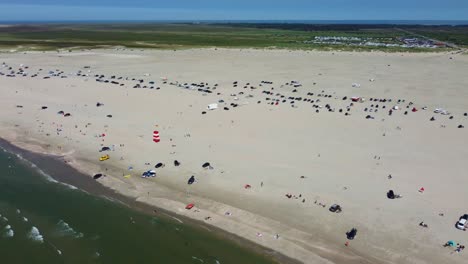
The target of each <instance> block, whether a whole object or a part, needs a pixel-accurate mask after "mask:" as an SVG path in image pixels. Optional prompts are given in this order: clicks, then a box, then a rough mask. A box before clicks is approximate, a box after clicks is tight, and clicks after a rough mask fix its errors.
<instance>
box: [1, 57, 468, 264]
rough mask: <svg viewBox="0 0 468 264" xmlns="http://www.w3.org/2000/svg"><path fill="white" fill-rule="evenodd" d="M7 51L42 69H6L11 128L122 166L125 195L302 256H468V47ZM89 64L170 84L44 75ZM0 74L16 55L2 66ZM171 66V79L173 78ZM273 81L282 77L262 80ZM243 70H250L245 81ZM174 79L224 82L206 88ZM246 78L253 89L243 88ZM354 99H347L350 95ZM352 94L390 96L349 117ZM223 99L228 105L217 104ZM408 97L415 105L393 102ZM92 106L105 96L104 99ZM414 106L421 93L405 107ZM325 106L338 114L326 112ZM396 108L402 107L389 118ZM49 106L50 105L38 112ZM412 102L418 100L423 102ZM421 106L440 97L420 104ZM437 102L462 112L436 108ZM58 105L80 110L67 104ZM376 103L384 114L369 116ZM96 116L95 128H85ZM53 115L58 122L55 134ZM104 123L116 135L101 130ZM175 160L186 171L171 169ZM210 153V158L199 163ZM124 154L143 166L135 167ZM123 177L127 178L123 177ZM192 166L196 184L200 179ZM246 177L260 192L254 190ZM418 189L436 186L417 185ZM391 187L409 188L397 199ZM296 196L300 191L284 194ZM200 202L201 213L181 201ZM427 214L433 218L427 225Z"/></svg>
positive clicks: (4, 124) (32, 143) (37, 142)
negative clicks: (105, 149)
mask: <svg viewBox="0 0 468 264" xmlns="http://www.w3.org/2000/svg"><path fill="white" fill-rule="evenodd" d="M449 57H453V59H449ZM2 61H5V62H6V64H8V65H9V66H12V67H13V68H14V69H18V67H19V65H20V64H21V63H22V64H25V65H28V66H29V67H30V68H29V69H28V70H27V71H28V72H29V75H31V74H33V73H35V72H37V70H38V69H39V68H42V69H44V70H43V71H42V73H40V74H39V76H38V77H36V78H31V77H29V76H28V77H20V76H16V77H14V78H10V77H5V76H0V93H1V97H0V103H1V111H0V123H1V128H0V136H1V137H3V138H6V139H8V140H10V141H12V142H13V143H15V144H17V145H19V146H22V147H25V148H28V149H32V150H35V151H42V152H47V153H56V154H66V160H68V161H71V164H72V165H74V166H75V167H77V168H79V169H81V170H83V171H84V172H87V173H88V174H90V175H93V174H94V173H97V172H102V173H105V174H110V175H111V176H112V177H105V178H102V179H100V180H99V181H100V182H102V183H103V184H105V185H107V186H109V187H111V188H114V189H116V190H117V191H119V192H121V193H123V194H126V195H129V196H133V197H136V198H137V199H138V200H141V201H144V202H148V203H150V204H154V205H156V206H159V207H162V208H165V209H168V210H171V211H174V212H176V213H178V214H182V215H186V216H188V217H192V218H195V219H199V220H202V221H205V220H204V219H205V217H207V216H211V219H210V220H206V221H207V222H208V223H210V224H213V225H215V226H218V227H220V228H222V229H225V230H227V231H229V232H232V233H235V234H237V235H239V236H242V237H245V238H247V239H249V240H252V241H254V242H257V243H259V244H262V245H264V246H267V247H269V248H272V249H274V250H277V251H279V252H281V253H284V254H285V255H287V256H290V257H293V258H296V259H298V260H300V261H302V262H304V263H466V261H467V259H468V257H467V255H466V254H468V252H463V251H462V252H461V253H458V254H456V253H455V254H451V253H452V252H453V249H449V248H444V247H442V245H443V244H444V243H445V242H446V241H448V240H455V241H457V242H459V243H460V244H465V245H466V244H468V234H467V233H466V232H463V231H460V230H457V229H456V228H455V227H454V225H455V223H456V221H457V220H458V218H459V217H460V215H462V214H464V213H468V208H467V206H466V202H465V200H466V199H465V194H466V186H468V177H466V171H467V170H468V164H467V162H466V159H467V157H468V148H467V144H466V142H467V137H468V133H467V131H468V130H467V129H468V127H467V128H462V129H461V128H457V126H458V125H460V124H462V125H464V126H468V117H465V116H463V113H464V112H468V100H467V99H468V89H467V88H468V87H467V85H468V74H467V72H468V56H464V55H451V54H447V53H443V54H442V53H438V54H384V53H327V52H304V51H293V52H290V51H259V50H242V51H239V50H222V49H218V50H212V49H205V50H185V51H177V52H173V51H130V50H119V51H116V50H100V51H86V52H73V53H54V52H50V53H28V54H1V59H0V63H1V62H2ZM85 65H89V66H91V73H89V74H91V75H94V74H105V75H106V77H110V76H111V75H116V76H117V77H119V76H123V77H124V78H125V77H130V79H131V78H137V79H144V80H145V83H144V84H142V85H148V86H150V85H149V84H148V81H151V80H152V81H156V84H155V85H154V86H155V87H161V89H160V90H156V89H132V87H133V86H134V85H135V84H136V82H135V81H131V80H128V81H122V82H123V83H125V86H118V85H112V84H110V83H98V82H96V81H95V79H96V78H95V77H92V76H91V77H88V78H86V77H78V76H69V77H68V78H66V79H60V78H59V77H52V78H51V79H47V80H45V79H42V78H43V76H45V75H46V74H47V72H48V71H49V70H55V69H60V70H63V71H65V73H67V74H68V73H76V72H77V70H79V69H81V70H83V73H87V69H83V66H85ZM389 65H390V66H389ZM0 72H4V73H5V72H6V67H3V68H2V67H1V65H0ZM146 73H148V74H150V76H144V74H146ZM160 77H167V78H168V84H162V83H161V82H162V81H161V79H160ZM369 79H375V81H373V82H370V81H369ZM262 80H265V81H273V82H274V83H273V84H272V85H269V84H268V85H267V84H264V85H263V86H262V87H260V86H259V84H260V81H262ZM292 80H296V81H299V82H300V83H301V84H302V85H303V86H302V87H299V88H296V89H297V90H298V92H294V93H293V92H292V91H293V89H294V88H292V87H291V86H284V87H282V88H280V86H281V85H282V84H285V83H287V82H290V81H292ZM118 81H119V80H118ZM234 81H239V86H238V87H236V88H234V87H233V84H232V83H233V82H234ZM119 82H120V81H119ZM170 82H178V83H180V84H183V83H185V82H187V83H192V82H208V83H209V86H210V87H213V85H214V84H215V83H218V84H219V86H218V88H217V89H216V90H214V91H213V93H212V94H204V93H202V92H198V91H196V90H187V89H183V88H180V87H176V86H174V85H169V83H170ZM245 83H250V85H249V87H250V86H254V87H256V88H257V89H255V90H251V89H249V88H247V89H244V88H243V87H244V85H245ZM314 83H315V84H314ZM352 83H359V84H360V85H361V86H360V87H359V88H356V87H352V85H351V84H352ZM271 87H274V88H275V89H274V90H272V92H273V94H276V93H281V94H283V95H285V96H286V98H285V99H287V97H288V96H294V97H302V98H309V99H312V100H317V99H320V100H321V102H319V103H316V104H318V105H321V106H322V107H323V108H321V109H320V113H316V112H315V111H316V108H313V107H312V105H313V104H312V103H310V102H299V101H297V100H296V103H294V105H296V106H297V107H296V108H293V107H291V103H290V101H291V100H287V102H286V103H280V104H279V105H277V106H275V105H267V103H269V102H271V101H266V99H265V98H267V97H269V98H279V97H275V96H269V95H266V94H264V93H262V91H263V90H270V88H271ZM322 90H323V91H324V92H323V93H322ZM218 92H219V93H221V95H217V93H218ZM239 92H244V94H239ZM307 93H314V95H313V96H307ZM230 94H236V96H230ZM318 94H326V95H332V97H331V98H325V97H324V96H320V97H319V96H318ZM247 95H252V96H253V97H247ZM344 96H347V97H348V99H347V100H342V98H343V97H344ZM350 96H361V97H365V98H366V99H369V98H382V99H383V98H385V99H392V102H391V103H389V102H387V103H381V102H378V103H376V102H369V101H368V100H367V101H366V102H364V103H354V104H355V105H354V106H353V107H352V108H351V110H350V112H349V113H350V114H351V115H349V116H345V115H344V113H345V112H346V106H348V105H349V104H350V103H351V101H350V99H349V98H350ZM235 97H236V98H238V100H235V99H234V98H235ZM220 99H223V100H224V101H225V102H226V105H224V104H219V106H220V108H219V109H217V110H213V111H208V110H206V107H207V105H208V104H210V103H216V102H217V101H218V100H220ZM398 99H405V100H406V101H405V102H404V103H400V104H397V100H398ZM259 100H260V101H261V103H260V104H257V101H259ZM96 102H102V103H104V104H105V105H104V106H102V107H99V108H97V107H96ZM409 102H413V103H414V105H412V106H410V108H409V109H406V106H407V105H408V103H409ZM231 103H237V104H239V107H237V108H233V107H231V106H230V105H229V104H231ZM326 104H330V105H331V108H334V109H335V112H327V111H326V109H325V107H324V106H325V105H326ZM372 104H373V105H375V104H378V105H379V108H378V112H377V113H375V112H371V113H369V112H364V108H366V107H367V108H370V105H372ZM16 105H23V108H17V107H16ZM382 105H385V106H386V109H382ZM395 105H398V106H399V107H400V108H401V110H398V111H394V112H393V114H392V116H389V115H388V110H389V108H391V107H393V106H395ZM41 106H48V109H47V110H40V108H41ZM224 106H227V107H229V109H230V110H229V111H225V110H223V107H224ZM413 106H414V107H416V108H417V109H418V110H419V111H418V112H416V113H412V112H411V111H410V110H411V108H412V107H413ZM423 106H427V107H428V109H427V110H426V111H424V110H421V108H422V107H423ZM439 107H440V108H443V109H445V110H447V111H449V112H450V113H451V115H453V116H454V117H453V119H449V116H450V115H441V114H435V113H433V110H434V109H435V108H439ZM340 108H342V109H344V111H343V113H340V112H339V111H338V109H340ZM373 109H375V108H373ZM60 110H63V111H65V112H70V113H71V114H72V116H71V117H67V118H65V117H63V116H62V115H58V114H57V112H58V111H60ZM202 111H208V113H207V114H206V115H202V114H201V112H202ZM404 111H409V113H408V115H404V114H403V112H404ZM108 114H111V115H113V117H112V118H107V117H106V115H108ZM368 114H369V115H372V116H373V117H375V119H372V120H371V119H366V118H365V116H366V115H368ZM432 116H434V117H435V118H436V120H435V121H433V122H431V121H429V119H430V118H431V117H432ZM87 123H91V125H88V126H87V127H85V126H86V124H87ZM75 125H76V126H77V127H76V128H75ZM57 126H59V128H60V129H61V130H62V131H60V133H58V134H57ZM442 126H445V127H442ZM80 130H81V132H80ZM153 130H158V131H159V132H160V135H161V142H160V143H158V144H155V143H153V142H152V132H153ZM101 133H105V134H106V136H105V137H103V138H102V137H96V135H97V134H101ZM47 134H49V136H47ZM187 134H190V137H188V136H187ZM383 135H385V136H383ZM170 139H172V141H170ZM46 144H49V146H48V147H47V145H46ZM101 144H103V146H111V145H115V151H111V152H110V153H109V154H110V156H111V159H110V160H108V161H104V162H99V161H98V159H99V157H100V155H102V153H99V152H98V150H99V149H100V148H101V146H102V145H101ZM120 144H124V147H120ZM58 146H60V147H61V148H60V149H59V148H58ZM171 153H172V154H171ZM121 157H122V158H123V160H120V158H121ZM175 159H177V160H178V161H180V162H181V163H182V165H181V166H180V167H174V166H173V161H174V160H175ZM205 161H209V162H210V163H211V164H212V166H213V167H214V169H213V170H204V169H202V168H201V165H202V164H203V163H204V162H205ZM146 162H149V163H150V164H151V166H147V165H145V163H146ZM158 162H164V163H165V164H166V166H165V167H164V168H162V169H157V172H158V176H157V177H156V178H151V179H142V178H140V175H141V173H142V172H143V171H144V170H149V169H152V168H153V167H154V165H155V164H156V163H158ZM128 166H133V168H134V170H133V171H128V170H127V167H128ZM106 168H107V169H108V171H106V170H105V169H106ZM126 174H131V175H132V176H131V178H130V179H126V178H124V177H122V176H123V175H126ZM389 174H391V175H392V176H393V178H392V179H388V178H387V176H388V175H389ZM191 175H195V177H196V179H197V183H195V184H193V185H192V186H189V185H187V180H188V178H189V177H190V176H191ZM300 176H305V178H304V179H301V178H300ZM261 182H263V187H261ZM246 184H249V185H251V186H252V188H250V189H245V188H244V185H246ZM421 187H424V188H425V191H424V193H420V192H418V189H419V188H421ZM390 189H393V190H394V191H395V192H396V193H398V194H401V195H403V198H402V199H395V200H390V199H387V197H386V192H387V191H388V190H390ZM287 193H290V194H292V195H297V196H299V194H300V195H301V198H298V199H294V198H291V199H288V198H286V197H285V194H287ZM302 199H305V202H304V203H303V202H302ZM315 201H317V203H323V204H326V207H325V208H323V207H321V206H319V205H317V204H315V203H314V202H315ZM190 202H193V203H195V205H196V209H198V210H194V209H192V210H190V211H189V210H185V209H184V207H185V204H187V203H190ZM333 203H339V204H340V205H341V206H342V207H343V212H342V213H340V214H335V213H331V212H329V211H328V207H329V206H330V205H332V204H333ZM226 212H231V213H232V215H231V216H226V215H225V213H226ZM439 213H443V214H444V216H439ZM421 221H424V222H425V223H426V224H428V225H429V228H422V227H420V226H419V225H418V224H419V223H420V222H421ZM352 227H356V228H357V229H358V235H357V236H356V239H355V240H353V241H351V242H350V244H349V246H348V247H345V246H344V243H345V242H346V241H347V240H346V235H345V233H346V232H347V231H349V230H350V229H351V228H352ZM257 233H261V234H262V236H261V237H259V236H257ZM275 234H279V236H280V238H279V239H275V238H274V236H275Z"/></svg>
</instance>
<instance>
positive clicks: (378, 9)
mask: <svg viewBox="0 0 468 264" xmlns="http://www.w3.org/2000/svg"><path fill="white" fill-rule="evenodd" d="M54 20H56V21H64V20H66V21H71V20H121V21H123V20H468V0H388V1H387V0H385V1H384V0H165V1H163V0H126V1H125V0H0V21H54Z"/></svg>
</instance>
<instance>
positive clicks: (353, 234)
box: [346, 228, 357, 240]
mask: <svg viewBox="0 0 468 264" xmlns="http://www.w3.org/2000/svg"><path fill="white" fill-rule="evenodd" d="M356 235H357V229H356V228H353V229H351V231H349V232H348V233H346V237H347V238H348V239H349V240H353V239H354V237H355V236H356Z"/></svg>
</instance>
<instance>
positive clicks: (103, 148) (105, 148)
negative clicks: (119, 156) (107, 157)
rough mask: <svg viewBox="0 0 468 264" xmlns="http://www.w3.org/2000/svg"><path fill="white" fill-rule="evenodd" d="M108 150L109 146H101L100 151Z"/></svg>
mask: <svg viewBox="0 0 468 264" xmlns="http://www.w3.org/2000/svg"><path fill="white" fill-rule="evenodd" d="M110 150H111V149H110V148H109V147H102V148H101V150H100V151H101V152H102V151H110Z"/></svg>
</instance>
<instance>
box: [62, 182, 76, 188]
mask: <svg viewBox="0 0 468 264" xmlns="http://www.w3.org/2000/svg"><path fill="white" fill-rule="evenodd" d="M60 184H62V185H64V186H66V187H68V188H70V189H72V190H78V187H76V186H73V185H71V184H68V183H64V182H61V183H60Z"/></svg>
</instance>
